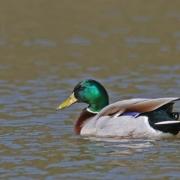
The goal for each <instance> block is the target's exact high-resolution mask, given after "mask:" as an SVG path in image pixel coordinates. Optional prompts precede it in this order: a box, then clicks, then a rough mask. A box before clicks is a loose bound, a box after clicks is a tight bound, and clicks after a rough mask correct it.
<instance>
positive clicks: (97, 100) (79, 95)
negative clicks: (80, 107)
mask: <svg viewBox="0 0 180 180" xmlns="http://www.w3.org/2000/svg"><path fill="white" fill-rule="evenodd" d="M76 102H83V103H87V104H88V105H89V106H88V108H87V110H88V111H90V112H94V113H97V112H99V111H100V110H101V109H102V108H104V107H105V106H107V105H108V104H109V97H108V94H107V91H106V90H105V88H104V87H103V86H102V85H101V84H100V83H99V82H97V81H95V80H91V79H89V80H84V81H81V82H80V83H78V84H77V85H76V86H75V88H74V90H73V93H72V94H71V96H69V98H67V99H66V100H65V101H64V102H63V103H61V104H60V105H59V106H58V108H57V109H63V108H66V107H68V106H70V105H72V104H74V103H76Z"/></svg>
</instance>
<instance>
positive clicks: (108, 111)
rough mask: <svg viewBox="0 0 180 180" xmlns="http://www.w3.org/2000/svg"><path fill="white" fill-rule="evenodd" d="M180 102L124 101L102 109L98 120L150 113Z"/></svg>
mask: <svg viewBox="0 0 180 180" xmlns="http://www.w3.org/2000/svg"><path fill="white" fill-rule="evenodd" d="M178 100H180V98H179V97H175V98H174V97H172V98H171V97H170V98H156V99H130V100H122V101H118V102H115V103H113V104H110V105H109V106H107V107H105V108H104V109H102V110H101V111H100V113H99V114H98V115H97V116H96V118H97V119H98V118H100V117H102V116H111V115H115V114H116V113H118V114H119V115H121V114H122V113H124V112H140V113H145V112H150V111H154V110H156V109H158V108H160V107H161V106H164V105H166V104H168V103H173V102H174V101H178Z"/></svg>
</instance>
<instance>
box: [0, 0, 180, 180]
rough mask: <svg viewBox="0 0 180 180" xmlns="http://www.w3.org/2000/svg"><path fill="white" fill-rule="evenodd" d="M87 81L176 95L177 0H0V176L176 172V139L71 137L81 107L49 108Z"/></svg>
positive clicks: (133, 92)
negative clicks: (75, 86)
mask: <svg viewBox="0 0 180 180" xmlns="http://www.w3.org/2000/svg"><path fill="white" fill-rule="evenodd" d="M87 78H94V79H97V80H99V81H101V82H102V83H103V84H104V85H105V86H106V88H107V90H108V92H109V94H110V97H111V101H112V102H113V101H116V100H119V99H124V98H132V97H165V96H179V88H180V1H176V0H174V1H162V0H157V1H141V0H139V1H136V0H134V1H123V0H122V1H118V0H117V1H115V0H111V1H109V0H99V1H95V0H91V1H81V0H77V1H72V0H71V1H70V0H60V1H58V0H54V1H47V0H38V1H37V0H31V1H27V0H23V1H22V0H20V1H8V0H7V1H1V3H0V179H18V180H19V179H22V180H23V179H47V180H50V179H62V178H63V179H157V178H158V179H180V166H179V164H180V151H179V150H180V139H167V140H161V141H157V140H156V141H155V140H147V139H128V140H118V141H117V140H113V139H86V138H83V137H79V136H76V135H75V134H74V132H73V124H74V121H75V119H76V117H77V116H78V114H79V112H80V110H81V108H82V107H85V106H84V105H74V106H72V107H71V108H69V109H66V110H64V111H62V112H56V111H55V108H56V106H57V104H58V103H59V102H60V101H62V100H63V99H64V98H65V97H66V96H68V95H69V94H70V92H71V90H72V89H73V87H74V85H75V84H76V83H77V82H78V81H79V80H82V79H87ZM176 109H177V110H179V109H180V104H179V105H177V107H176Z"/></svg>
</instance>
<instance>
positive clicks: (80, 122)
mask: <svg viewBox="0 0 180 180" xmlns="http://www.w3.org/2000/svg"><path fill="white" fill-rule="evenodd" d="M95 115H96V114H94V113H91V112H89V111H87V110H86V109H84V110H83V111H82V113H81V114H80V116H79V118H78V120H77V121H76V123H75V127H74V130H75V132H76V133H77V134H80V132H81V129H82V126H83V123H84V122H85V121H86V120H88V119H89V118H90V117H93V116H95Z"/></svg>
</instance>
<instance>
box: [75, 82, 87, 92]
mask: <svg viewBox="0 0 180 180" xmlns="http://www.w3.org/2000/svg"><path fill="white" fill-rule="evenodd" d="M83 89H84V87H82V86H81V85H80V84H79V85H77V86H76V87H75V88H74V90H73V91H74V92H77V91H81V90H83Z"/></svg>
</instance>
